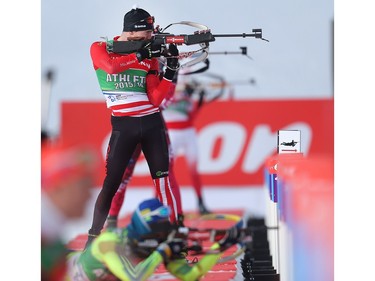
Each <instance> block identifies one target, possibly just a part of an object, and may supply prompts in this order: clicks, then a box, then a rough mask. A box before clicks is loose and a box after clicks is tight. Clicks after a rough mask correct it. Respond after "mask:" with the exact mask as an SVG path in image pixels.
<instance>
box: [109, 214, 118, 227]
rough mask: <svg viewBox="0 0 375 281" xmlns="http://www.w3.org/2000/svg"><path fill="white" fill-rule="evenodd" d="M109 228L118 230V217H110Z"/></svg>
mask: <svg viewBox="0 0 375 281" xmlns="http://www.w3.org/2000/svg"><path fill="white" fill-rule="evenodd" d="M107 228H117V216H108V218H107Z"/></svg>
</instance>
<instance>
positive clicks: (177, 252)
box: [156, 239, 187, 262]
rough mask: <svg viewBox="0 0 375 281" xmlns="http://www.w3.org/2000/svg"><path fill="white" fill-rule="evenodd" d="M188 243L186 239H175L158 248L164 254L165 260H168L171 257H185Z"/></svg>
mask: <svg viewBox="0 0 375 281" xmlns="http://www.w3.org/2000/svg"><path fill="white" fill-rule="evenodd" d="M186 244H187V243H186V240H184V239H173V240H172V241H169V242H168V241H166V242H164V243H162V244H160V245H159V247H158V248H157V249H156V250H157V251H158V252H159V253H160V254H161V255H162V256H163V259H164V262H168V261H169V260H171V259H178V258H181V257H183V256H182V253H183V251H184V250H185V249H186V246H187V245H186Z"/></svg>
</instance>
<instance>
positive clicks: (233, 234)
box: [218, 220, 243, 251]
mask: <svg viewBox="0 0 375 281" xmlns="http://www.w3.org/2000/svg"><path fill="white" fill-rule="evenodd" d="M242 225H243V221H242V220H240V221H239V222H238V223H236V224H235V225H234V226H232V227H231V228H229V229H228V230H227V232H226V234H225V235H224V237H223V238H222V239H221V240H220V241H219V242H218V243H219V245H220V251H225V250H226V249H228V248H229V247H231V246H232V245H234V244H237V243H238V242H239V238H240V237H242V235H241V234H242V233H241V228H242Z"/></svg>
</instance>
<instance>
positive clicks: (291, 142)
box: [277, 130, 301, 154]
mask: <svg viewBox="0 0 375 281" xmlns="http://www.w3.org/2000/svg"><path fill="white" fill-rule="evenodd" d="M277 142H278V144H277V152H278V153H279V154H281V153H301V131H299V130H279V131H278V135H277Z"/></svg>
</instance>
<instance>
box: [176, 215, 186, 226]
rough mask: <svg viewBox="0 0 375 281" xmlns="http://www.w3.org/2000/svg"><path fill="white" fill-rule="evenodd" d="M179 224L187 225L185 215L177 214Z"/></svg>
mask: <svg viewBox="0 0 375 281" xmlns="http://www.w3.org/2000/svg"><path fill="white" fill-rule="evenodd" d="M177 225H178V226H181V227H185V225H184V215H182V214H177Z"/></svg>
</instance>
